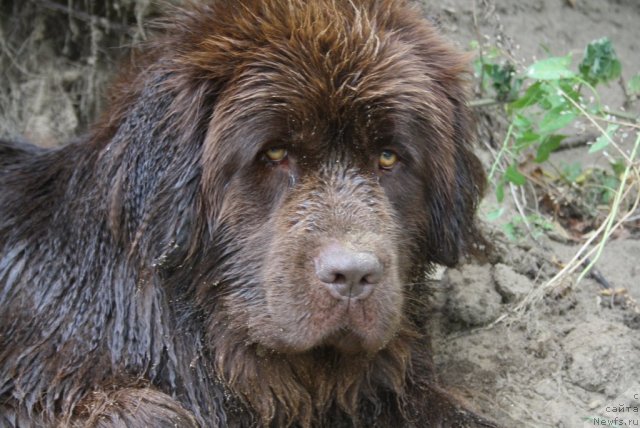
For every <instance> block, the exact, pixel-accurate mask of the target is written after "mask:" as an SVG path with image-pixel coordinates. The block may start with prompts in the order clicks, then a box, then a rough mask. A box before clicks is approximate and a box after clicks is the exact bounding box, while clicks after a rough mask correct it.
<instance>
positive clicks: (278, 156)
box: [264, 147, 288, 162]
mask: <svg viewBox="0 0 640 428" xmlns="http://www.w3.org/2000/svg"><path fill="white" fill-rule="evenodd" d="M264 154H265V156H266V157H267V159H269V160H270V161H271V162H282V161H283V160H285V158H286V157H287V154H288V153H287V149H284V148H282V147H273V148H271V149H269V150H267V151H266V152H264Z"/></svg>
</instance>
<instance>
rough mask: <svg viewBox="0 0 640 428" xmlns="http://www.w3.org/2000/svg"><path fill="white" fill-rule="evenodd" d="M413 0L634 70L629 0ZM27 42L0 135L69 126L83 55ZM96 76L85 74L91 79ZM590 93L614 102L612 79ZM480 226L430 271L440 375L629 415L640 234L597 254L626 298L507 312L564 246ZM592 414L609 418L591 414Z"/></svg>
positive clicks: (438, 15) (528, 420)
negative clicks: (27, 57)
mask: <svg viewBox="0 0 640 428" xmlns="http://www.w3.org/2000/svg"><path fill="white" fill-rule="evenodd" d="M425 3H427V6H426V11H427V13H428V14H429V15H430V16H432V17H433V18H434V20H435V21H437V22H438V23H439V25H440V26H441V28H442V30H443V32H445V33H446V34H447V35H448V36H450V37H451V38H453V39H454V40H455V41H456V43H458V44H459V45H460V46H461V47H463V48H468V46H469V43H470V41H471V40H473V39H482V40H485V41H488V42H490V43H498V44H500V45H501V46H502V47H504V48H505V49H506V50H507V51H508V52H510V54H511V55H512V56H513V58H514V59H515V60H516V61H517V62H518V63H519V64H521V66H524V65H526V64H528V63H530V62H531V60H532V59H533V58H542V57H545V56H548V55H549V54H551V55H564V54H566V53H567V52H574V53H575V57H577V58H579V57H580V56H581V53H582V50H583V49H584V46H585V45H586V44H587V43H588V42H589V41H591V40H594V39H597V38H600V37H602V36H608V37H609V38H610V39H611V40H612V41H613V44H614V46H615V48H616V50H617V52H618V54H619V57H620V58H621V60H622V61H623V75H624V77H625V78H626V79H627V80H628V79H629V78H630V77H631V76H632V75H634V74H636V73H637V72H638V71H640V44H639V40H640V37H639V36H640V33H639V30H638V29H639V28H640V27H639V25H640V24H638V23H639V22H640V1H639V0H575V1H569V0H530V1H526V2H525V1H508V0H495V1H493V0H475V1H472V0H442V1H439V2H435V1H431V2H429V1H427V0H425ZM571 3H574V4H575V5H574V6H571ZM474 11H475V20H474ZM474 21H475V22H477V27H476V26H474ZM36 24H37V23H36ZM36 28H37V27H36ZM476 28H477V30H476ZM32 36H33V37H38V34H37V33H36V32H34V33H33V34H32ZM35 42H36V43H35V45H37V46H40V48H39V49H41V51H42V52H40V51H38V52H37V58H39V59H38V61H40V62H39V63H38V69H39V70H47V69H50V70H52V72H51V73H45V72H43V73H40V74H38V75H34V76H33V77H32V78H30V79H27V80H26V81H25V82H23V83H21V84H20V85H19V86H17V87H16V86H14V87H13V90H12V91H10V92H9V93H3V94H0V96H2V97H3V99H4V100H5V101H7V102H8V104H7V103H5V104H3V106H5V107H6V108H7V110H6V111H4V112H2V114H1V115H0V117H1V118H0V136H2V137H11V138H17V137H20V136H22V137H27V138H29V139H31V140H34V141H36V142H39V143H40V144H45V145H50V144H55V141H57V140H64V139H66V138H68V137H69V136H71V135H74V134H77V133H78V132H79V131H81V127H82V121H81V120H79V118H78V117H79V115H78V110H77V106H76V107H74V104H73V102H72V101H73V97H72V96H69V94H68V87H69V86H70V85H71V83H70V82H74V81H75V80H74V79H77V77H78V73H79V70H80V72H82V70H83V69H81V68H80V69H79V68H77V67H74V66H73V64H70V63H69V62H68V61H66V60H61V59H60V58H58V57H55V56H52V55H51V53H50V51H49V50H48V48H47V45H46V43H45V42H46V40H44V39H43V42H42V43H40V42H39V41H38V40H36V41H35ZM10 59H11V60H12V61H19V60H20V58H10ZM3 67H4V65H3ZM104 80H106V78H105V77H104V76H96V79H95V82H97V83H96V84H101V83H100V82H103V81H104ZM91 81H92V82H93V81H94V80H91ZM76 89H77V88H76ZM83 90H84V89H83ZM43 94H44V95H46V96H44V95H43ZM604 100H605V102H606V103H609V104H611V105H612V106H614V107H617V106H619V105H620V104H621V100H622V92H621V90H620V88H619V86H618V85H617V84H612V85H611V86H610V88H609V89H608V90H607V91H606V94H605V95H604ZM636 104H638V103H636ZM9 107H10V108H9ZM636 111H637V107H636ZM481 146H482V144H481ZM576 154H577V153H565V154H563V156H568V157H574V156H576ZM584 161H589V160H588V159H585V160H584ZM495 229H497V228H495ZM487 235H488V236H489V240H490V241H492V242H493V243H494V245H495V247H496V251H495V252H494V254H493V256H492V257H491V259H490V261H489V262H488V263H485V264H479V263H469V264H465V265H463V266H461V267H459V268H458V269H453V270H449V271H446V272H444V274H443V275H442V277H441V279H439V280H436V281H434V284H433V288H434V290H435V292H434V299H435V305H434V307H435V308H436V309H434V316H433V323H432V326H431V328H432V330H433V335H434V339H435V351H434V352H435V358H436V363H437V366H438V369H439V372H440V374H441V378H442V381H443V382H444V383H445V384H447V385H449V386H451V387H453V388H455V389H456V390H457V391H458V393H459V394H460V395H461V396H462V397H465V398H466V399H467V400H468V401H469V402H470V403H472V405H474V406H476V407H477V408H478V409H480V410H481V411H483V412H485V413H486V414H487V415H490V416H492V417H494V418H495V419H496V420H497V421H498V422H500V423H502V424H503V425H504V426H506V427H541V426H553V427H589V426H603V425H606V426H640V409H639V407H640V331H639V330H640V313H638V309H637V307H634V305H633V304H632V303H633V302H632V300H631V299H635V300H636V301H640V279H639V278H640V264H639V263H638V261H639V260H640V241H638V240H634V239H631V238H628V237H627V239H619V240H613V241H611V242H610V243H609V245H608V246H607V249H606V251H605V253H604V255H603V257H602V259H601V260H600V261H599V262H598V268H599V269H600V270H601V272H602V274H603V275H604V276H605V278H607V279H608V280H609V281H610V282H611V283H612V284H613V286H614V287H620V288H624V289H626V292H627V295H626V296H627V297H630V298H631V299H628V298H625V296H621V297H620V296H619V297H618V298H613V297H608V296H603V295H602V294H601V293H600V289H599V285H598V284H597V283H596V282H595V281H594V280H593V279H590V278H587V279H585V280H583V281H582V282H581V283H579V284H578V285H574V284H571V283H569V282H568V283H566V284H564V285H563V286H562V287H561V288H560V289H558V290H556V291H555V292H554V293H552V294H551V295H549V296H547V297H546V298H545V299H544V300H542V301H541V302H540V303H539V304H537V305H535V306H533V307H532V308H530V310H529V311H528V312H526V313H524V314H518V315H513V314H512V309H513V307H514V306H515V305H516V304H517V302H519V301H520V300H521V299H522V298H523V297H524V296H525V295H526V294H527V293H528V292H530V291H531V290H532V289H533V288H534V287H536V286H538V285H539V284H541V283H543V282H544V281H545V280H547V279H549V278H550V277H551V276H552V275H553V274H554V273H555V272H557V271H558V269H559V266H560V264H561V263H562V262H566V261H567V260H569V259H570V258H571V257H572V255H573V254H574V253H575V251H576V250H577V247H574V246H568V245H566V244H560V243H557V242H555V241H553V240H550V239H549V238H547V237H541V238H539V239H538V241H536V242H534V241H526V240H525V242H522V243H514V242H508V241H506V238H504V236H502V235H501V234H500V233H499V232H497V231H495V230H493V229H492V228H488V231H487ZM625 302H626V304H625ZM504 314H511V315H510V316H509V317H507V322H502V323H499V324H497V325H493V324H492V322H493V321H494V320H496V319H497V318H499V317H501V316H502V315H504ZM601 417H607V418H608V419H607V420H609V421H611V422H603V423H601V424H599V422H602V421H604V419H599V418H601ZM594 418H598V419H595V420H594Z"/></svg>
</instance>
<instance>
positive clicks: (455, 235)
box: [427, 90, 486, 266]
mask: <svg viewBox="0 0 640 428" xmlns="http://www.w3.org/2000/svg"><path fill="white" fill-rule="evenodd" d="M450 97H451V102H452V105H453V108H454V110H453V111H454V114H453V118H452V120H453V138H452V141H450V142H449V144H452V148H453V161H452V165H450V166H448V167H445V168H444V169H443V171H442V172H441V173H442V174H445V175H446V181H448V182H447V183H446V184H445V186H444V188H443V189H438V190H437V192H436V193H435V194H432V195H431V197H430V207H429V212H428V213H427V216H428V217H429V218H428V231H427V234H428V237H427V240H428V248H429V250H430V251H429V252H430V256H431V258H432V260H431V261H434V262H436V263H440V264H443V265H446V266H453V265H455V264H456V263H457V262H458V259H459V257H460V255H461V254H465V253H468V252H472V250H473V249H474V246H475V245H476V244H481V243H482V238H481V236H480V234H479V232H478V231H477V229H476V225H475V212H476V209H477V207H478V203H479V200H480V198H481V196H482V194H483V192H484V188H485V183H486V178H485V173H484V168H483V166H482V163H481V162H480V160H479V159H478V158H477V157H476V155H475V154H474V152H473V148H472V144H473V142H474V139H475V123H474V120H473V117H472V113H471V111H470V109H469V107H468V106H467V101H466V97H465V95H464V91H462V90H460V91H454V93H452V94H450Z"/></svg>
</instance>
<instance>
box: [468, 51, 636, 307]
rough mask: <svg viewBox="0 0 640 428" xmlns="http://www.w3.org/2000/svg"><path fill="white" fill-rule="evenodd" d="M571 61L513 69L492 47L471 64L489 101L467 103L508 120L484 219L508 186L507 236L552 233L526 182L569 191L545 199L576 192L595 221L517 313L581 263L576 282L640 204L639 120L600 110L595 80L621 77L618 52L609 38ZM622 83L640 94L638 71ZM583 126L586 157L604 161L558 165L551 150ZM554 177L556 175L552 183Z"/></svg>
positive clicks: (498, 212)
mask: <svg viewBox="0 0 640 428" xmlns="http://www.w3.org/2000/svg"><path fill="white" fill-rule="evenodd" d="M573 64H574V61H573V58H572V56H571V55H567V56H560V57H551V58H546V59H542V60H539V61H537V62H535V63H533V64H531V65H530V66H529V67H527V68H526V69H524V70H522V71H520V72H516V67H515V66H513V65H510V64H509V63H508V62H503V61H502V60H501V58H500V57H499V56H498V55H495V53H494V52H491V54H490V55H486V54H484V55H481V56H480V59H479V60H478V63H477V64H476V66H475V70H476V74H477V76H478V77H479V79H480V82H479V83H480V84H479V87H480V88H481V89H482V91H483V93H486V92H491V94H492V96H493V99H492V101H489V102H488V100H486V99H484V100H478V101H476V102H475V103H472V105H475V106H479V107H482V106H488V105H495V104H497V105H500V106H503V113H504V115H505V117H506V118H507V120H508V128H507V131H506V135H505V137H504V139H503V142H502V144H501V146H500V148H499V150H498V151H497V153H494V161H493V164H492V166H491V169H490V171H489V174H488V177H489V181H490V183H491V185H492V186H494V188H495V196H496V200H497V202H498V204H499V205H498V207H497V208H495V209H493V210H491V211H490V212H489V213H488V215H487V218H488V219H489V220H496V219H498V218H499V217H500V216H501V215H502V214H503V213H504V212H505V210H504V208H503V207H501V206H500V204H501V203H502V202H503V201H504V200H505V198H506V194H507V192H506V189H509V191H510V192H509V193H510V194H511V195H512V196H513V198H512V199H513V200H514V203H515V205H516V207H517V209H518V212H519V216H518V217H517V218H516V219H511V220H509V221H507V222H506V223H505V224H504V231H505V233H506V234H507V236H509V237H511V238H513V239H517V238H519V237H521V236H522V235H523V232H524V231H526V232H527V233H528V234H529V235H532V236H534V238H535V235H536V233H539V232H540V231H543V232H544V231H545V230H549V228H551V227H552V223H551V222H549V221H547V220H544V217H542V216H540V215H538V214H539V212H538V211H537V210H536V209H535V208H536V207H534V208H530V207H526V206H525V204H523V203H522V201H521V200H519V197H520V198H523V197H522V195H524V194H526V192H523V191H522V190H523V189H524V186H525V185H529V186H528V188H532V189H534V190H533V191H534V192H535V191H536V190H535V189H540V188H543V189H545V190H546V189H550V188H554V189H555V188H563V189H568V191H557V192H556V193H555V194H554V195H553V196H554V197H549V198H547V199H548V200H552V202H553V200H554V199H555V198H557V197H563V196H564V194H565V193H568V192H570V191H574V190H576V189H577V190H580V194H579V198H577V199H580V200H581V204H582V206H583V207H586V211H589V213H590V215H592V216H593V217H594V219H595V220H594V222H593V225H592V226H591V227H590V229H589V230H590V233H589V234H588V235H584V237H583V239H584V244H583V246H582V247H581V248H580V249H579V250H578V252H577V253H576V255H575V256H574V258H573V259H572V260H570V261H569V262H568V263H567V264H566V266H565V267H564V268H563V269H562V270H561V271H560V272H559V273H558V274H557V275H556V276H555V277H554V278H552V279H551V280H549V281H548V282H547V283H546V284H544V286H542V287H540V289H536V291H535V293H531V295H530V296H528V297H527V298H525V299H524V300H523V301H522V302H521V303H520V304H519V305H518V307H517V308H516V311H519V310H524V308H526V307H527V306H528V305H530V304H531V303H532V302H533V301H535V300H539V299H540V298H541V296H542V295H544V293H545V292H546V290H548V289H550V288H552V287H554V286H555V285H557V284H558V283H560V281H561V279H562V278H564V277H566V275H568V274H570V273H572V272H574V271H576V270H577V269H580V268H582V273H581V275H580V277H579V279H580V278H582V277H583V276H584V275H585V274H586V273H587V272H588V271H589V270H590V268H591V267H592V266H593V264H594V263H595V262H596V261H597V259H598V257H599V255H600V254H601V252H602V251H603V248H604V245H605V243H606V242H607V240H608V239H609V238H610V237H611V234H612V233H613V231H614V230H615V229H616V228H618V227H620V226H621V225H623V224H624V222H625V221H626V220H627V219H629V218H630V216H631V215H632V214H633V213H634V212H636V210H637V209H638V207H639V206H640V163H639V161H638V155H639V152H640V125H638V120H637V117H634V116H632V115H629V114H628V113H624V112H613V111H610V110H609V109H608V108H605V107H604V106H603V105H602V103H601V102H600V96H599V94H598V87H599V86H600V85H603V84H608V83H610V82H612V81H613V80H616V79H618V78H620V76H621V71H622V65H621V62H620V60H619V59H618V57H617V55H616V52H615V49H614V48H613V46H612V44H611V42H610V41H609V40H608V39H607V38H602V39H599V40H595V41H593V42H591V43H590V44H589V45H588V46H587V47H586V48H585V50H584V54H583V57H582V59H581V60H580V61H579V62H578V63H577V66H574V65H573ZM622 86H623V87H624V88H625V90H626V91H627V94H626V96H627V98H629V95H633V96H636V95H637V94H640V75H636V76H634V77H633V78H632V79H631V80H630V81H629V82H628V84H627V85H622ZM627 101H629V100H627ZM587 128H588V129H589V130H590V131H591V133H593V132H595V133H596V136H595V137H593V138H589V139H588V140H585V141H590V144H589V145H588V148H587V149H585V152H586V154H591V155H597V156H600V157H603V158H605V159H607V160H608V161H609V166H608V167H607V168H602V167H588V168H585V167H584V166H583V165H581V164H580V163H576V162H571V163H569V164H567V165H565V166H564V167H561V168H559V167H557V166H555V165H554V164H553V162H552V154H553V152H554V151H557V150H558V149H560V148H562V147H563V145H564V144H565V141H566V140H568V138H569V136H572V137H575V135H576V134H580V133H584V134H585V135H587V133H585V132H584V129H587ZM625 137H626V140H627V141H629V140H630V141H631V148H629V147H628V146H627V147H625V148H624V149H623V148H622V146H621V143H622V141H623V140H624V139H625ZM627 144H628V143H627ZM549 171H550V172H549ZM551 176H553V177H555V178H553V179H551V180H549V178H548V177H551ZM550 181H551V182H550ZM557 183H561V185H558V184H557ZM545 186H546V187H545ZM518 195H520V196H518ZM540 199H542V198H540ZM525 202H526V201H525ZM537 203H538V201H537V200H536V204H537ZM522 226H525V227H522ZM596 243H597V245H593V244H596ZM584 266H587V267H586V268H584ZM579 279H578V280H579Z"/></svg>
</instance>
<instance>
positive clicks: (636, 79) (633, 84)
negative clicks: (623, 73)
mask: <svg viewBox="0 0 640 428" xmlns="http://www.w3.org/2000/svg"><path fill="white" fill-rule="evenodd" d="M627 87H628V89H629V93H630V94H631V95H640V74H636V75H635V76H633V77H632V78H631V80H629V83H628V84H627Z"/></svg>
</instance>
